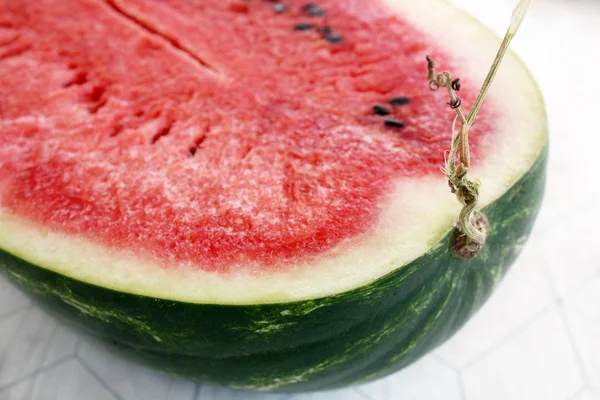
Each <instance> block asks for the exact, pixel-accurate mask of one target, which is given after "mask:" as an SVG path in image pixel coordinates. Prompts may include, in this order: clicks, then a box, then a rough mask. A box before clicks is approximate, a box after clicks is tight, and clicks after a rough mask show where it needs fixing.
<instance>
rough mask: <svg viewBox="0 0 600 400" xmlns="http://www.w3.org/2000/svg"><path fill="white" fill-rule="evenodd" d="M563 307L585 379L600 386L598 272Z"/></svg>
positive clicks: (599, 299)
mask: <svg viewBox="0 0 600 400" xmlns="http://www.w3.org/2000/svg"><path fill="white" fill-rule="evenodd" d="M565 310H566V317H567V320H568V323H569V326H570V329H571V333H572V336H573V340H574V341H575V345H576V347H577V350H578V356H579V357H580V358H581V360H582V363H583V365H584V369H585V373H586V377H587V381H588V383H589V385H590V386H592V387H594V388H596V389H598V390H600V276H599V277H598V278H596V279H594V280H593V281H591V282H589V283H588V284H587V285H585V286H584V287H582V288H581V289H580V291H579V292H578V293H577V294H576V295H574V296H573V297H572V298H571V299H569V300H568V301H567V303H566V307H565Z"/></svg>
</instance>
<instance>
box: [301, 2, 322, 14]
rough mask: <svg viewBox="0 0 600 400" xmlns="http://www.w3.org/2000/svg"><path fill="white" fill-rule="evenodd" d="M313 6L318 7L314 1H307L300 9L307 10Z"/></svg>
mask: <svg viewBox="0 0 600 400" xmlns="http://www.w3.org/2000/svg"><path fill="white" fill-rule="evenodd" d="M313 8H319V6H318V5H317V4H316V3H308V4H305V5H304V6H303V7H302V11H304V12H308V11H310V10H311V9H313Z"/></svg>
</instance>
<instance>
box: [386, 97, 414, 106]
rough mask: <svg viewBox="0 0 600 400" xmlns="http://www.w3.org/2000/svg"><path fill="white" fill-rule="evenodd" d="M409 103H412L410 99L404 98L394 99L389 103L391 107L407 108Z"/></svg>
mask: <svg viewBox="0 0 600 400" xmlns="http://www.w3.org/2000/svg"><path fill="white" fill-rule="evenodd" d="M408 103H410V99H409V98H408V97H404V96H399V97H394V98H393V99H391V100H390V101H389V104H390V105H391V106H405V105H407V104H408Z"/></svg>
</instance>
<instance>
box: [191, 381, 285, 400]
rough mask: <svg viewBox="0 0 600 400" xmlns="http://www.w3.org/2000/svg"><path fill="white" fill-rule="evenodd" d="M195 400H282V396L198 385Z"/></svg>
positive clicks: (283, 396) (283, 397)
mask: <svg viewBox="0 0 600 400" xmlns="http://www.w3.org/2000/svg"><path fill="white" fill-rule="evenodd" d="M199 389H200V390H199V393H198V397H197V398H196V400H282V399H285V397H286V396H285V395H283V394H275V393H260V392H247V391H244V390H232V389H227V388H221V387H217V386H209V385H200V387H199Z"/></svg>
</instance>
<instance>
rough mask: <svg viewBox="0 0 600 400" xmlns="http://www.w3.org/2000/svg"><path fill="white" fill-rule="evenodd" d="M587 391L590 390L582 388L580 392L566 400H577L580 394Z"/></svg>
mask: <svg viewBox="0 0 600 400" xmlns="http://www.w3.org/2000/svg"><path fill="white" fill-rule="evenodd" d="M587 389H588V388H581V389H579V390H578V391H576V392H575V393H573V395H572V396H569V397H567V398H566V399H565V400H575V399H577V398H578V397H579V395H580V394H582V393H585V391H586V390H587Z"/></svg>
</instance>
